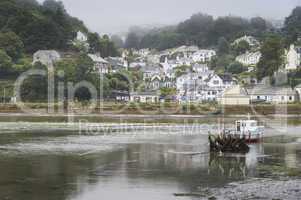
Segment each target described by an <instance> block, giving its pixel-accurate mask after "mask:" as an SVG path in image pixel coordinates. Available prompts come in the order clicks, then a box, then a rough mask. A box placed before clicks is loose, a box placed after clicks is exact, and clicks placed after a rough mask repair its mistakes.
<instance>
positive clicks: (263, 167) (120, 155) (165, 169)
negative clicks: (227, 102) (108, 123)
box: [0, 122, 301, 200]
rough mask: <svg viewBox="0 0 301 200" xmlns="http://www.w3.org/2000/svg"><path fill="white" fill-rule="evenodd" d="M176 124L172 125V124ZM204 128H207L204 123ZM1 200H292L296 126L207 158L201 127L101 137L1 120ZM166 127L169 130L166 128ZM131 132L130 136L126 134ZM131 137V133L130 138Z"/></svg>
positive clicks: (300, 169)
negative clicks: (239, 150) (243, 149)
mask: <svg viewBox="0 0 301 200" xmlns="http://www.w3.org/2000/svg"><path fill="white" fill-rule="evenodd" d="M177 125H178V126H177ZM207 125H208V126H210V124H207ZM0 127H1V134H0V177H1V178H0V199H1V200H2V199H3V200H19V199H20V200H99V199H104V200H125V199H131V200H174V199H180V200H182V199H183V200H188V199H189V200H191V199H193V200H194V199H298V198H300V195H301V134H300V137H299V136H298V133H301V126H299V125H289V126H288V127H287V132H286V133H283V134H277V136H276V135H273V134H271V133H273V130H272V129H270V130H267V132H269V133H270V135H269V136H268V137H266V138H265V139H264V142H263V143H262V144H256V145H252V146H251V151H250V153H248V154H247V155H231V154H228V155H216V154H210V153H209V152H208V151H209V147H208V140H207V135H206V134H205V133H206V132H208V131H207V130H206V126H204V124H202V126H201V130H196V129H190V130H191V131H197V132H200V133H201V132H202V131H203V133H204V134H198V133H196V134H187V135H184V134H182V133H183V132H184V129H185V127H184V126H180V125H179V124H173V125H171V126H170V127H167V126H164V125H161V126H160V125H158V126H157V127H156V129H151V128H144V129H140V128H137V129H136V130H126V131H124V130H123V132H119V131H118V129H116V130H115V131H114V132H110V133H108V134H104V133H103V132H101V133H97V132H93V134H91V132H89V133H86V132H80V133H79V131H77V130H75V129H73V128H70V127H69V128H66V127H64V126H62V125H60V124H59V123H57V124H47V125H45V124H44V125H43V124H39V123H31V122H30V123H23V122H20V123H14V122H9V123H8V122H1V124H0ZM171 127H173V128H172V129H171ZM134 132H135V133H134ZM133 133H134V134H133Z"/></svg>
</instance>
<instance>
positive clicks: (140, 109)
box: [0, 102, 301, 115]
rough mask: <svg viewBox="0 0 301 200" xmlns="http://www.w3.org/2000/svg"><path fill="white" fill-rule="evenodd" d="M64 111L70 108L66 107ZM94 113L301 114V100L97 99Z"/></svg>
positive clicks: (78, 109) (77, 108)
mask: <svg viewBox="0 0 301 200" xmlns="http://www.w3.org/2000/svg"><path fill="white" fill-rule="evenodd" d="M25 105H26V107H27V108H29V109H32V110H34V111H36V112H39V111H41V110H45V109H46V110H47V107H48V104H47V103H26V104H25ZM53 107H54V110H55V111H56V112H58V110H60V109H61V110H62V109H63V105H61V104H58V103H56V104H53ZM70 107H71V108H72V109H71V110H72V112H73V113H77V114H81V113H84V112H85V111H86V110H87V108H88V107H87V105H84V104H80V103H76V104H75V103H74V104H72V105H71V104H70ZM64 112H67V110H66V109H65V110H64ZM0 113H22V110H21V109H20V107H18V106H17V105H15V104H0ZM92 113H94V114H129V115H130V114H136V115H139V114H144V115H159V114H160V115H245V114H248V113H250V114H261V115H272V114H288V115H299V114H301V104H288V105H284V104H283V105H280V104H279V105H268V104H264V105H263V104H262V105H260V104H259V105H252V106H223V107H222V106H220V105H217V104H190V105H180V104H177V103H164V104H141V103H140V104H134V103H129V104H122V103H113V102H101V103H98V104H97V106H96V107H95V109H93V111H92Z"/></svg>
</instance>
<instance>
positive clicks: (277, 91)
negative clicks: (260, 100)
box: [248, 86, 296, 95]
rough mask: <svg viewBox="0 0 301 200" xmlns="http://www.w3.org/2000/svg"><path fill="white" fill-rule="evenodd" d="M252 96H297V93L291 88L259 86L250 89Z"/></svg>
mask: <svg viewBox="0 0 301 200" xmlns="http://www.w3.org/2000/svg"><path fill="white" fill-rule="evenodd" d="M248 93H249V94H250V95H295V94H296V92H295V91H294V90H293V89H292V88H290V87H269V86H257V87H254V88H251V89H248Z"/></svg>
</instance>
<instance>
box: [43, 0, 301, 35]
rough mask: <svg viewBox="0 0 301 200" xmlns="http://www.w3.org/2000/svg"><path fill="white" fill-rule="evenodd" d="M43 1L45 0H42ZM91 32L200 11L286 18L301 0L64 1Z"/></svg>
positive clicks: (166, 21)
mask: <svg viewBox="0 0 301 200" xmlns="http://www.w3.org/2000/svg"><path fill="white" fill-rule="evenodd" d="M39 1H40V2H42V1H43V0H39ZM61 1H63V3H64V5H65V7H66V9H67V11H68V12H69V13H70V14H71V15H72V16H75V17H78V18H79V19H81V20H83V21H84V22H85V24H86V25H87V26H88V28H89V29H90V30H91V31H96V32H99V33H118V32H124V31H126V30H127V29H128V28H129V27H130V26H133V25H170V24H175V23H178V22H180V21H182V20H184V19H187V18H189V17H190V16H191V15H192V14H194V13H197V12H202V13H207V14H210V15H213V16H215V17H216V16H225V15H235V16H243V17H254V16H262V17H264V18H268V19H283V18H284V17H286V16H288V15H289V14H290V13H291V10H292V9H293V8H294V7H295V6H297V5H301V0H61Z"/></svg>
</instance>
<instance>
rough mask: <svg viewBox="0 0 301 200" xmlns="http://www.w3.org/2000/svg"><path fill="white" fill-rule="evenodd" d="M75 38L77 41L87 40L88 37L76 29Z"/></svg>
mask: <svg viewBox="0 0 301 200" xmlns="http://www.w3.org/2000/svg"><path fill="white" fill-rule="evenodd" d="M76 40H77V41H79V42H87V41H88V37H87V35H86V34H84V33H83V32H81V31H78V32H77V34H76Z"/></svg>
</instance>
